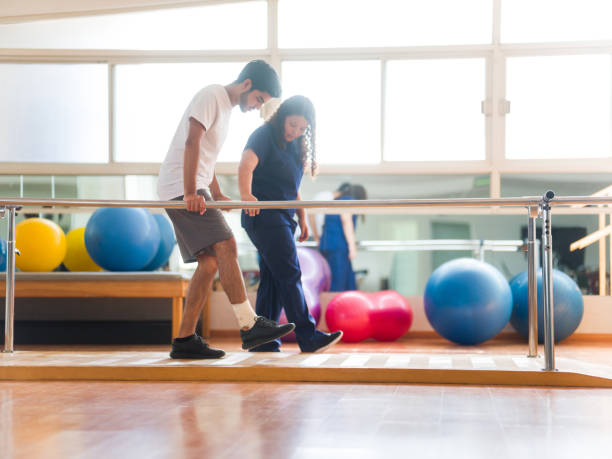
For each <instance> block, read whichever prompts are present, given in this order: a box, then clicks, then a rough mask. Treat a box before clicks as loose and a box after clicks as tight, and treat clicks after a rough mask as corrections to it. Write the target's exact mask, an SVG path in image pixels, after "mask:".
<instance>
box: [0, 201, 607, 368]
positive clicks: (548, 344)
mask: <svg viewBox="0 0 612 459" xmlns="http://www.w3.org/2000/svg"><path fill="white" fill-rule="evenodd" d="M553 198H554V199H553ZM576 204H584V205H601V204H612V198H610V197H582V196H577V197H559V198H555V195H554V193H553V192H552V191H547V192H546V193H545V194H544V195H543V196H542V197H537V196H527V197H520V198H489V199H486V198H482V199H481V198H463V199H391V200H364V201H358V200H352V201H349V200H346V201H344V200H343V201H258V202H251V201H248V202H247V201H219V202H215V201H209V202H207V203H206V206H207V207H208V208H211V209H221V210H227V209H257V208H258V209H299V208H326V209H338V208H342V209H347V210H348V209H361V208H367V207H382V208H390V207H395V208H397V207H406V208H408V207H499V206H514V207H524V208H526V209H527V214H528V219H529V220H528V242H527V251H528V277H529V354H528V355H529V356H530V357H536V356H537V355H538V344H537V336H538V333H537V282H536V259H537V257H536V240H535V233H536V231H535V228H536V219H537V218H538V217H541V218H542V242H543V243H542V266H543V269H542V277H543V289H544V337H545V339H544V353H545V366H544V370H546V371H554V370H555V353H554V352H555V351H554V328H553V324H554V317H553V294H552V292H553V279H552V237H551V210H552V207H553V206H559V205H566V206H569V205H576ZM24 206H54V207H141V208H149V209H159V208H166V209H170V208H175V209H180V208H184V204H183V203H182V202H180V201H178V202H177V201H128V200H125V201H117V200H89V199H33V198H1V199H0V217H4V216H5V214H6V213H8V239H7V260H6V303H5V306H6V307H5V335H4V351H3V352H13V333H14V313H15V309H14V307H15V254H16V250H17V248H16V246H15V217H16V213H17V210H18V209H19V208H21V207H24Z"/></svg>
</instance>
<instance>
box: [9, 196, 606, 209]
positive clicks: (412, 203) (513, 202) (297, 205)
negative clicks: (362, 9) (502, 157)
mask: <svg viewBox="0 0 612 459" xmlns="http://www.w3.org/2000/svg"><path fill="white" fill-rule="evenodd" d="M540 200H541V198H540V197H536V196H526V197H523V198H487V199H485V198H482V199H481V198H462V199H388V200H346V201H345V200H342V201H259V202H253V201H219V202H216V201H208V202H207V203H206V205H207V207H210V208H211V209H258V208H259V209H305V208H356V207H357V208H363V207H490V206H517V207H519V206H520V207H529V206H538V205H539V204H540ZM574 204H591V205H604V204H612V197H608V196H588V197H584V196H566V197H561V198H555V200H554V201H551V202H549V203H548V205H549V206H569V205H574ZM10 205H16V206H60V207H146V208H149V209H161V208H167V209H181V208H183V207H184V204H183V203H182V202H180V201H116V200H91V199H47V198H2V199H0V207H3V206H5V207H8V206H10Z"/></svg>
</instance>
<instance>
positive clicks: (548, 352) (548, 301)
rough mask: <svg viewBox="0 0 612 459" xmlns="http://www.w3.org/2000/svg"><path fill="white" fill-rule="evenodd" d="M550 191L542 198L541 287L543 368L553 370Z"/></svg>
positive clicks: (553, 330) (551, 195)
mask: <svg viewBox="0 0 612 459" xmlns="http://www.w3.org/2000/svg"><path fill="white" fill-rule="evenodd" d="M553 197H554V193H553V192H552V191H548V192H546V194H545V196H544V198H542V204H541V209H542V251H543V253H542V288H543V297H544V359H545V365H544V370H546V371H555V328H554V323H555V320H554V306H553V305H554V298H553V256H552V234H551V219H550V205H549V203H550V200H551V199H552V198H553Z"/></svg>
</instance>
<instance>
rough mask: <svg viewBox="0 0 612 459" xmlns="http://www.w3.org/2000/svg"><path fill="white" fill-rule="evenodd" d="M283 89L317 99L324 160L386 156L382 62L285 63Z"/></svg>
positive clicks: (319, 142) (341, 161)
mask: <svg viewBox="0 0 612 459" xmlns="http://www.w3.org/2000/svg"><path fill="white" fill-rule="evenodd" d="M283 94H284V96H285V97H290V96H292V95H295V94H303V95H305V96H306V97H308V98H310V99H311V100H312V102H313V103H314V106H315V109H316V113H317V133H316V134H317V140H316V141H317V155H318V158H317V159H318V162H319V163H320V164H325V163H327V164H330V163H333V164H355V163H377V162H379V161H380V63H379V62H374V61H342V62H284V63H283Z"/></svg>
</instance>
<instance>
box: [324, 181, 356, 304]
mask: <svg viewBox="0 0 612 459" xmlns="http://www.w3.org/2000/svg"><path fill="white" fill-rule="evenodd" d="M334 199H337V200H344V199H349V200H350V199H360V200H361V199H367V195H366V191H365V188H364V187H363V186H361V185H353V184H343V185H342V186H341V187H340V188H339V189H338V190H337V191H336V192H335V193H334ZM356 226H357V216H356V215H349V214H328V215H325V220H324V223H323V231H322V233H321V239H320V241H319V251H320V252H321V254H322V255H323V256H324V257H325V259H326V260H327V262H328V263H329V268H330V271H331V287H330V289H329V290H330V291H331V292H344V291H347V290H357V283H356V281H355V272H354V271H353V264H352V260H353V259H355V257H356V256H357V243H356V242H355V228H356Z"/></svg>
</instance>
